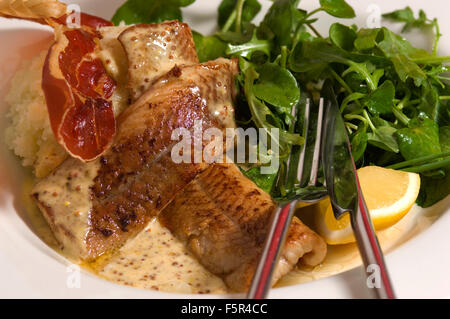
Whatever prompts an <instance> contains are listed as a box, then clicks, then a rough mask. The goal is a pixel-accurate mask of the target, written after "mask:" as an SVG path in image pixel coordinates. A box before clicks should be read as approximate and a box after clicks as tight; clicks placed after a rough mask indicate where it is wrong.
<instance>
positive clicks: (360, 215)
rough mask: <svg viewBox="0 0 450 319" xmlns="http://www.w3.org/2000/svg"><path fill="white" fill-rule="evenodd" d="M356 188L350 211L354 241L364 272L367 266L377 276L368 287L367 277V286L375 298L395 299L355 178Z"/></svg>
mask: <svg viewBox="0 0 450 319" xmlns="http://www.w3.org/2000/svg"><path fill="white" fill-rule="evenodd" d="M357 189H358V203H359V204H358V209H357V210H356V212H354V213H351V214H350V215H351V223H352V228H353V233H354V234H355V237H356V242H357V244H358V248H359V251H360V254H361V257H362V260H363V263H364V266H365V272H366V274H368V272H369V267H370V268H372V267H373V266H375V267H376V268H375V269H373V271H374V272H373V275H374V276H378V274H379V277H376V278H374V279H375V282H373V283H372V284H373V286H372V287H369V282H368V281H369V278H367V286H368V288H372V289H373V290H374V293H375V295H376V297H377V298H380V299H395V294H394V290H393V288H392V285H391V281H390V279H389V274H388V271H387V268H386V265H385V262H384V258H383V253H382V251H381V248H380V245H379V243H378V239H377V236H376V234H375V231H374V230H373V225H372V220H371V219H370V215H369V210H368V209H367V205H366V202H365V200H364V197H363V196H362V192H361V188H360V186H359V181H358V180H357Z"/></svg>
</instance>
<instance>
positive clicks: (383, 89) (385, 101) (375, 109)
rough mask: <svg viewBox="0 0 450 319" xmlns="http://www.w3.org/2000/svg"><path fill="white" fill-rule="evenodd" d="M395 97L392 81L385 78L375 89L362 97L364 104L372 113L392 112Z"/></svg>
mask: <svg viewBox="0 0 450 319" xmlns="http://www.w3.org/2000/svg"><path fill="white" fill-rule="evenodd" d="M394 97H395V87H394V84H393V83H392V81H390V80H387V81H384V83H383V84H382V85H381V86H379V87H378V88H377V89H376V90H375V91H373V92H371V93H370V94H369V95H368V96H367V97H365V98H364V100H363V102H364V105H365V106H367V108H368V109H369V111H370V113H372V114H374V115H379V114H390V113H392V106H393V103H394V102H393V101H394Z"/></svg>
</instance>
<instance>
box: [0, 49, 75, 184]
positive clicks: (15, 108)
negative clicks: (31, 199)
mask: <svg viewBox="0 0 450 319" xmlns="http://www.w3.org/2000/svg"><path fill="white" fill-rule="evenodd" d="M46 54H47V50H45V51H43V52H41V53H40V54H39V56H37V57H35V58H34V59H32V60H31V61H27V62H24V63H23V65H22V68H21V69H20V70H19V71H18V72H17V73H16V74H15V76H14V77H13V79H12V82H11V89H10V91H9V92H8V94H7V95H6V102H7V103H8V105H9V106H10V107H9V110H8V113H7V117H8V118H9V119H10V121H11V123H10V125H9V126H8V127H7V129H6V132H5V137H6V143H7V145H8V147H9V148H10V149H11V150H13V151H14V153H15V154H16V155H17V156H19V157H21V158H22V164H23V165H24V166H33V167H34V173H35V175H36V177H39V178H40V177H45V176H47V175H48V174H49V173H50V172H51V171H52V170H54V169H55V168H56V167H57V166H58V165H59V164H61V163H62V162H63V161H64V159H65V158H66V157H67V156H68V154H67V152H66V151H65V150H64V148H63V147H62V146H61V145H60V144H59V143H58V142H57V141H56V138H55V136H54V135H53V132H52V129H51V128H50V121H49V118H48V112H47V106H46V103H45V98H44V92H43V91H42V88H41V78H42V67H43V65H44V60H45V56H46Z"/></svg>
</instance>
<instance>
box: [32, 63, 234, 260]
mask: <svg viewBox="0 0 450 319" xmlns="http://www.w3.org/2000/svg"><path fill="white" fill-rule="evenodd" d="M237 72H238V67H237V61H236V60H227V59H218V60H215V61H210V62H207V63H203V64H198V65H194V66H187V67H182V68H178V67H174V68H173V69H172V70H171V71H170V72H169V73H168V74H166V75H164V76H163V77H161V78H160V79H158V80H157V81H156V82H155V83H154V85H153V86H152V87H151V88H150V89H149V90H148V91H146V93H144V94H143V95H142V96H141V97H140V98H139V99H138V100H137V101H136V103H134V104H133V105H132V106H130V107H129V108H127V109H126V110H125V111H124V112H123V113H122V114H121V115H120V117H119V119H118V132H117V134H116V137H115V140H114V143H113V146H112V147H111V148H110V149H109V150H108V151H107V152H106V153H105V155H104V156H102V157H101V158H99V159H98V160H95V161H93V162H90V163H87V164H83V165H81V168H80V167H78V166H79V165H80V164H78V162H77V161H76V160H73V159H70V161H69V162H68V164H66V163H64V164H63V165H62V166H61V168H58V169H57V170H56V171H55V172H53V174H51V175H50V176H49V177H48V178H47V179H44V180H43V181H41V182H40V183H38V184H37V185H36V186H35V188H34V190H33V195H34V197H35V199H36V200H37V201H38V204H39V206H40V207H41V209H42V210H43V213H44V216H46V218H47V220H48V221H49V223H50V225H51V227H52V229H53V230H54V232H55V235H56V237H57V239H58V240H59V241H60V242H62V243H65V249H66V251H67V252H68V253H70V252H73V253H74V254H75V255H76V257H79V258H81V259H88V260H90V259H95V258H96V257H98V256H100V255H102V254H103V253H105V252H106V251H109V250H110V249H113V248H116V247H119V246H121V245H122V244H123V243H124V242H125V241H126V240H127V239H128V238H130V237H133V236H134V235H136V234H137V233H138V232H139V231H141V230H142V229H143V228H144V227H145V226H146V224H147V223H148V222H149V221H150V220H151V218H153V217H154V216H156V215H157V214H158V213H159V212H160V211H161V210H162V209H163V208H164V207H165V206H166V205H167V204H168V203H169V202H170V201H171V200H172V199H173V198H174V197H175V195H176V193H177V192H178V191H180V190H181V189H183V188H184V187H185V186H186V185H187V184H188V183H189V182H190V181H191V180H192V179H193V178H194V177H195V176H196V175H197V174H198V173H200V172H201V171H202V170H204V169H205V168H206V167H207V164H206V163H198V164H196V163H180V164H175V163H174V162H173V161H172V159H171V154H170V153H171V149H172V147H173V146H174V145H175V144H176V143H177V142H178V141H174V140H172V139H171V135H172V131H173V130H175V129H177V128H186V129H187V130H192V129H193V126H194V121H195V120H202V128H203V130H206V129H208V128H211V127H215V128H219V129H224V128H225V126H224V124H223V123H222V122H221V121H220V120H219V118H217V117H216V116H215V115H214V114H212V113H211V112H210V107H211V106H214V105H216V106H217V105H219V106H222V105H232V104H233V100H234V95H235V92H234V87H233V85H234V76H235V75H236V74H237ZM219 82H220V83H221V85H218V83H219ZM224 87H226V89H224ZM224 135H225V134H224ZM192 153H193V152H192ZM75 167H78V168H77V169H76V170H78V171H81V170H84V169H86V168H91V169H90V171H92V170H93V171H94V173H91V174H90V175H89V176H90V177H89V178H90V179H89V180H91V182H90V183H89V192H87V195H86V196H85V199H84V200H77V202H75V203H71V205H69V206H67V207H66V208H65V205H63V204H62V201H64V198H65V196H61V197H56V198H53V197H51V195H50V194H49V193H48V192H47V193H44V192H46V191H47V190H48V189H51V188H52V187H55V184H57V185H60V186H61V187H60V189H59V192H60V193H62V194H67V193H70V192H72V191H73V190H72V189H71V188H69V187H65V186H64V185H65V184H66V182H67V181H66V180H65V179H64V178H60V179H57V178H56V176H58V175H60V176H68V175H69V174H70V172H71V171H73V170H74V169H75ZM92 176H94V177H92ZM66 197H67V196H66ZM81 202H83V203H81ZM86 203H88V204H86ZM78 206H83V211H84V212H86V211H88V213H85V214H84V215H83V218H84V220H83V222H81V223H78V224H77V225H78V226H80V227H73V225H72V224H71V222H70V221H72V220H73V219H70V220H69V222H68V221H67V219H66V218H65V217H66V216H68V215H70V212H72V213H74V212H75V211H77V210H78ZM54 207H58V209H56V208H55V209H54ZM86 207H87V208H86ZM68 210H70V211H68ZM50 211H51V214H50V213H49V212H50ZM73 232H76V233H73ZM75 239H77V240H75Z"/></svg>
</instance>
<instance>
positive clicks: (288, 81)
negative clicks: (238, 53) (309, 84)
mask: <svg viewBox="0 0 450 319" xmlns="http://www.w3.org/2000/svg"><path fill="white" fill-rule="evenodd" d="M256 71H257V72H258V73H259V78H258V81H257V82H256V84H255V85H254V86H253V92H254V94H255V96H256V97H257V98H259V99H261V100H263V101H265V102H267V103H269V104H272V105H274V106H277V107H279V108H281V113H286V114H290V113H291V109H292V107H293V106H294V105H296V104H297V103H298V101H299V100H300V88H299V87H298V85H297V80H296V79H295V77H294V76H293V75H292V73H291V72H289V70H287V69H283V68H281V67H280V66H279V65H278V64H275V63H266V64H263V65H262V66H260V67H257V68H256Z"/></svg>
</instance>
